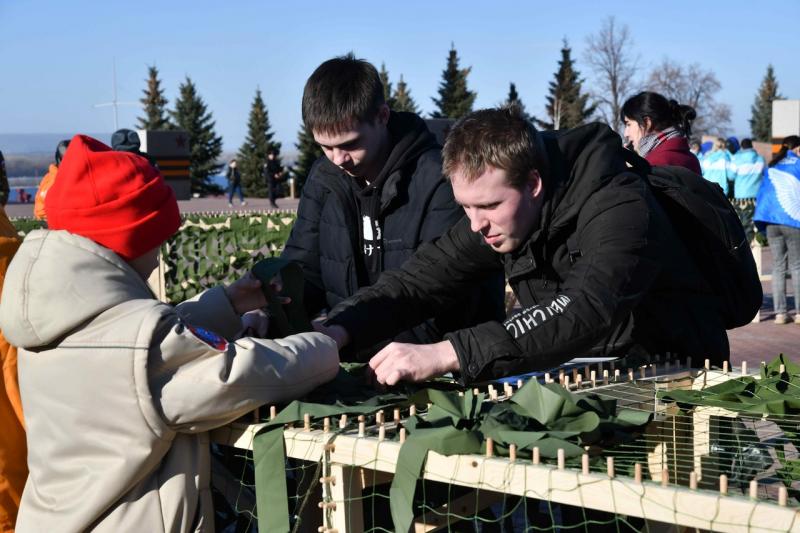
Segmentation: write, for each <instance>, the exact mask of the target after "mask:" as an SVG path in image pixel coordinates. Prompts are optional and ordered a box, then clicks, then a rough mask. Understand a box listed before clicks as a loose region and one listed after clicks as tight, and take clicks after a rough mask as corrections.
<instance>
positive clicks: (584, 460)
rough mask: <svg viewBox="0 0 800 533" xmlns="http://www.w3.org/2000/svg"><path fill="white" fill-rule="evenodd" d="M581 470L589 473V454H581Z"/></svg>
mask: <svg viewBox="0 0 800 533" xmlns="http://www.w3.org/2000/svg"><path fill="white" fill-rule="evenodd" d="M581 472H582V473H583V474H584V475H589V454H588V453H584V454H583V455H581Z"/></svg>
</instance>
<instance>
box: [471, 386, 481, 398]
mask: <svg viewBox="0 0 800 533" xmlns="http://www.w3.org/2000/svg"><path fill="white" fill-rule="evenodd" d="M480 393H481V390H480V389H479V388H478V387H475V388H474V389H472V394H474V395H475V396H477V395H478V394H480Z"/></svg>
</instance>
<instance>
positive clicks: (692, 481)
mask: <svg viewBox="0 0 800 533" xmlns="http://www.w3.org/2000/svg"><path fill="white" fill-rule="evenodd" d="M689 488H690V489H692V490H697V472H695V471H694V470H692V471H691V472H689Z"/></svg>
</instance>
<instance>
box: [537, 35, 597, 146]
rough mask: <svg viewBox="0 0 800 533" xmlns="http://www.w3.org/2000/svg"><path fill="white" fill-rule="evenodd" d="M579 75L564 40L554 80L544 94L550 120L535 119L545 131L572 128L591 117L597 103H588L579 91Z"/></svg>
mask: <svg viewBox="0 0 800 533" xmlns="http://www.w3.org/2000/svg"><path fill="white" fill-rule="evenodd" d="M579 76H580V73H579V72H578V71H577V70H575V63H574V62H573V60H572V49H571V48H570V47H569V44H567V40H566V39H564V45H563V46H562V48H561V61H559V62H558V71H556V73H555V75H554V77H555V80H554V81H551V82H550V94H549V95H548V97H547V106H546V109H547V115H548V117H549V118H550V122H545V121H542V120H539V119H536V122H537V124H538V125H539V126H541V127H542V128H545V129H548V130H552V129H556V130H558V129H568V128H574V127H575V126H580V125H581V124H583V123H584V122H586V121H587V120H588V119H589V117H591V116H592V114H593V113H594V111H595V108H596V107H597V106H596V104H590V103H589V95H588V94H581V89H582V87H581V86H582V85H583V80H581V79H580V77H579Z"/></svg>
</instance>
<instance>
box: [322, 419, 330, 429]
mask: <svg viewBox="0 0 800 533" xmlns="http://www.w3.org/2000/svg"><path fill="white" fill-rule="evenodd" d="M330 431H331V417H329V416H326V417H325V418H323V419H322V432H323V433H330Z"/></svg>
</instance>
